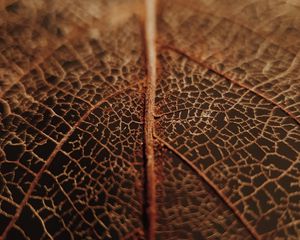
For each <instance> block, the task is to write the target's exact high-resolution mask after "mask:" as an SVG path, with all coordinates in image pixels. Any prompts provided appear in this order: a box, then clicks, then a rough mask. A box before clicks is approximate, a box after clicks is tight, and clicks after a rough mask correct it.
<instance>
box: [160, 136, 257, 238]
mask: <svg viewBox="0 0 300 240" xmlns="http://www.w3.org/2000/svg"><path fill="white" fill-rule="evenodd" d="M154 137H155V139H156V140H158V141H159V142H160V143H161V144H163V145H164V146H165V147H167V148H168V149H169V150H170V151H172V152H173V153H174V154H176V155H177V156H179V157H180V159H181V160H182V161H184V162H185V163H186V164H187V165H188V166H189V167H190V168H191V169H192V170H193V171H195V172H196V174H197V175H198V176H199V177H201V178H202V179H203V180H204V181H205V182H206V183H207V184H208V185H209V186H210V187H211V188H212V189H213V190H214V192H216V193H217V195H218V196H219V197H220V198H221V199H222V200H223V201H224V202H225V204H226V205H227V206H228V207H229V208H230V209H231V210H232V211H233V213H234V214H235V216H236V217H237V218H238V219H239V220H240V221H241V223H242V224H243V225H244V226H245V228H246V229H247V230H248V231H249V233H250V234H251V235H252V236H253V237H254V238H255V239H261V238H260V237H259V235H258V234H257V232H256V230H255V229H254V228H253V227H252V226H251V225H250V224H249V223H248V221H247V220H246V219H245V218H244V217H243V216H242V215H241V214H240V213H239V212H238V210H237V209H236V208H235V206H234V205H233V204H232V203H230V201H229V200H228V198H227V197H226V196H225V195H224V194H223V193H222V192H221V191H220V190H219V189H218V187H217V186H216V185H215V184H214V183H213V182H212V181H211V180H210V179H209V178H208V177H207V176H206V175H205V174H204V173H203V172H201V171H200V170H199V168H197V167H196V166H195V164H193V163H192V162H191V161H190V160H189V159H187V158H186V157H185V156H184V155H182V154H181V153H180V152H178V151H177V150H176V149H175V148H173V147H172V146H171V145H170V144H169V143H167V142H166V141H165V140H163V139H162V138H160V137H159V136H157V135H156V134H154Z"/></svg>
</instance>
